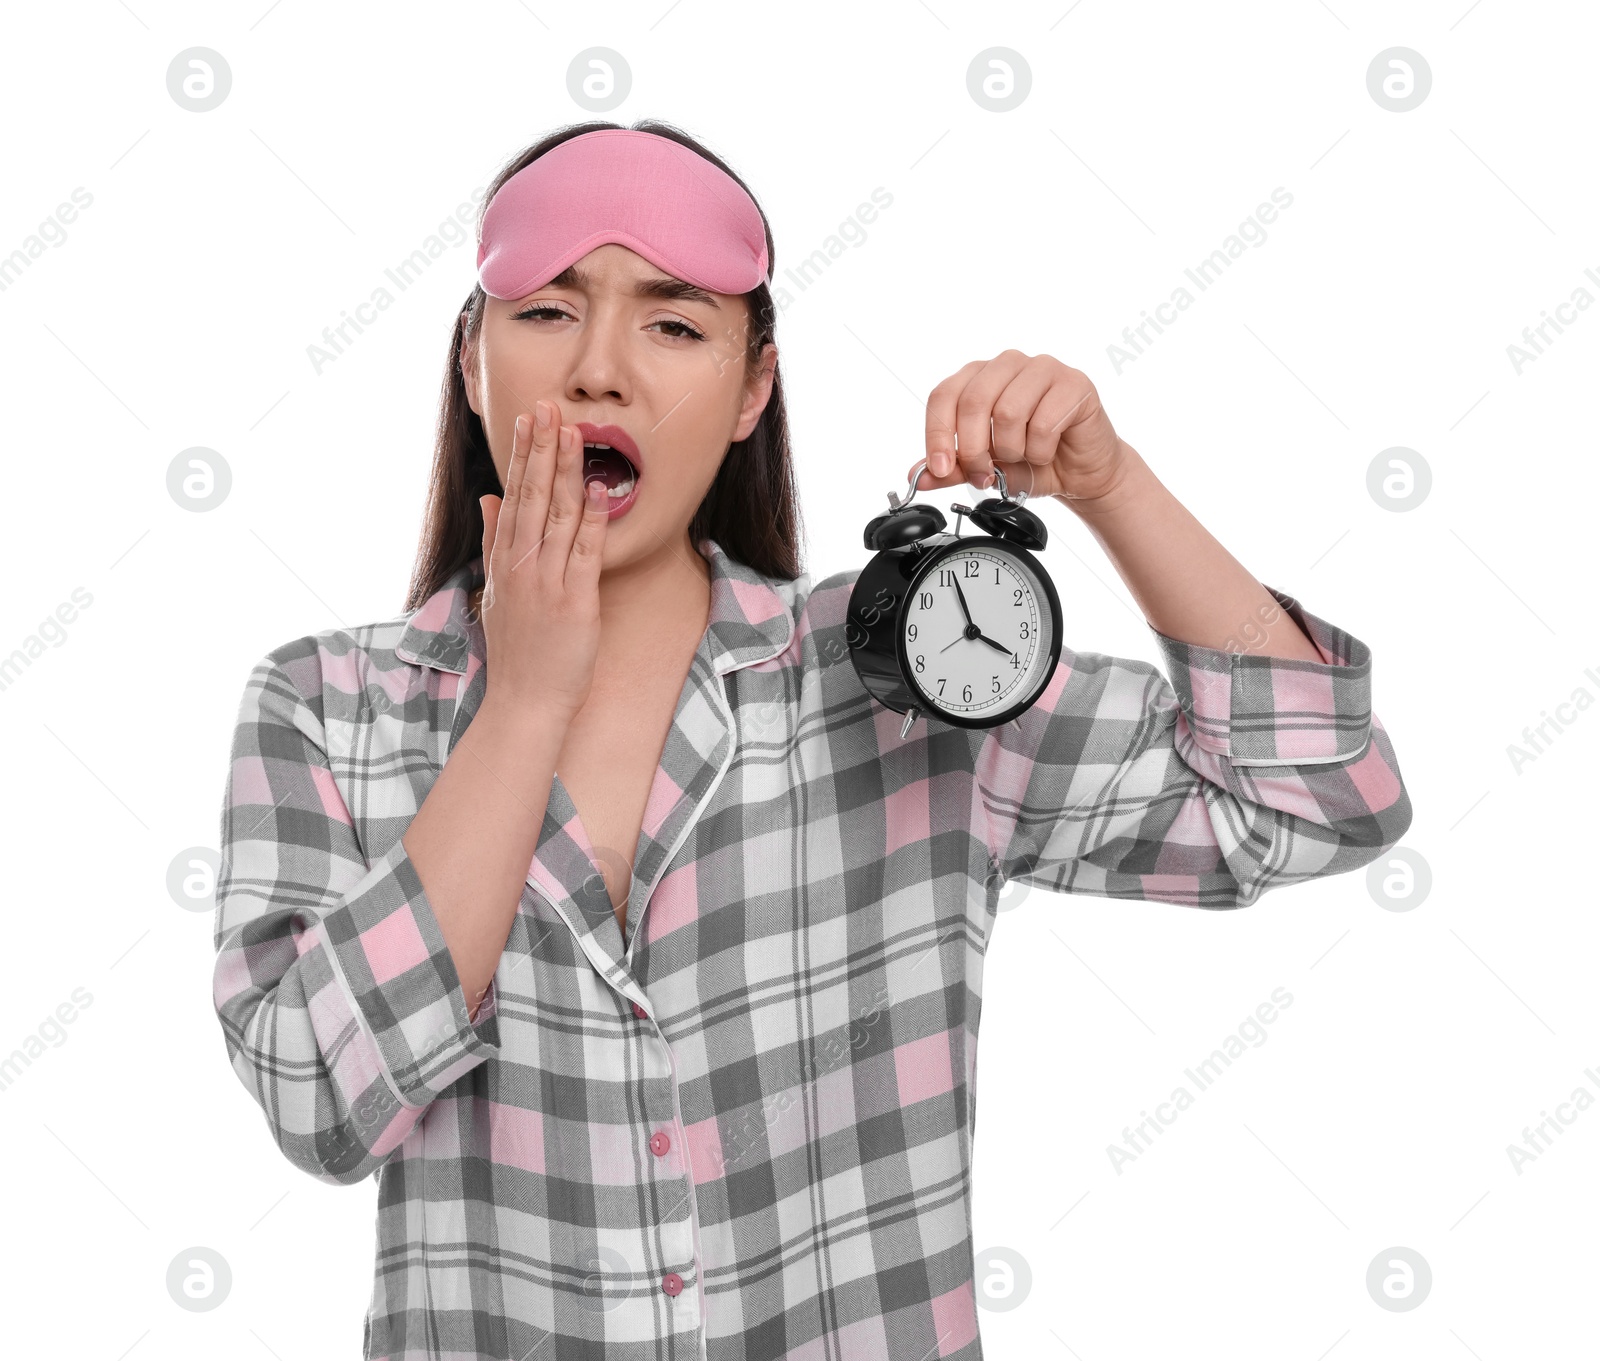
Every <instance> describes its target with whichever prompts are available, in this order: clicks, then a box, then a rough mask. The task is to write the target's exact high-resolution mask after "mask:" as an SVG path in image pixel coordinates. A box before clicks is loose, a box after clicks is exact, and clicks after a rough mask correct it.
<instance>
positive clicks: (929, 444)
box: [906, 359, 983, 486]
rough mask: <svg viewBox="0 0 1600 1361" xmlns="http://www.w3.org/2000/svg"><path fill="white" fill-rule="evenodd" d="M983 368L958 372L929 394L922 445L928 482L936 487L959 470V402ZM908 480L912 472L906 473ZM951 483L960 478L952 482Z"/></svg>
mask: <svg viewBox="0 0 1600 1361" xmlns="http://www.w3.org/2000/svg"><path fill="white" fill-rule="evenodd" d="M982 367H983V360H981V359H975V360H973V361H972V363H970V364H967V365H964V366H963V367H962V368H960V369H957V370H956V372H954V373H952V374H951V375H950V376H949V377H948V378H946V379H945V380H944V381H943V382H942V383H940V384H939V385H938V386H937V387H935V388H934V390H933V391H932V392H930V393H929V394H928V405H927V410H926V413H925V415H924V418H923V443H924V445H925V447H926V449H927V454H928V472H927V478H928V479H929V484H930V485H933V486H944V485H945V483H944V481H943V479H944V477H945V475H946V474H947V473H950V472H951V471H953V470H954V468H955V466H956V400H957V399H958V398H959V397H960V396H961V390H962V388H964V387H965V386H966V385H967V382H968V380H969V379H970V378H971V377H972V375H973V374H975V373H977V372H978V370H979V369H981V368H982ZM906 476H907V477H908V478H909V477H910V476H911V474H910V472H909V471H908V472H907V473H906ZM950 480H951V481H952V482H954V481H959V480H960V479H959V478H951V479H950Z"/></svg>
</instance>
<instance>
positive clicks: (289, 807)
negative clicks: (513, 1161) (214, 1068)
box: [212, 645, 499, 1184]
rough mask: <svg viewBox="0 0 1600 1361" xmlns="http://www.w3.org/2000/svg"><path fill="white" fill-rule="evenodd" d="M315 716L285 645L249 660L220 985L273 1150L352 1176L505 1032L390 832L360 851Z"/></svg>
mask: <svg viewBox="0 0 1600 1361" xmlns="http://www.w3.org/2000/svg"><path fill="white" fill-rule="evenodd" d="M292 646H293V645H291V647H292ZM281 651H282V650H281V649H280V652H281ZM296 655H297V656H299V655H302V654H298V653H297V654H296ZM320 714H321V703H320V696H317V697H314V698H311V699H308V698H307V697H306V696H304V695H302V694H301V693H300V692H299V691H298V690H297V689H296V688H295V686H294V684H293V683H292V682H291V680H290V679H289V675H288V674H287V672H286V671H285V669H284V667H283V666H282V665H281V664H280V659H279V657H278V654H271V655H269V656H268V657H267V658H264V659H263V660H262V661H260V662H258V663H256V665H255V667H254V669H253V670H252V672H251V675H250V678H249V681H248V683H247V685H246V687H245V693H244V698H243V700H242V701H241V703H240V708H239V715H238V722H237V726H236V728H235V730H234V736H233V744H232V754H231V762H230V766H229V772H228V778H227V787H226V791H225V795H224V799H223V808H222V819H221V827H222V837H221V859H220V865H219V869H218V875H217V892H216V923H215V933H214V939H215V946H216V951H217V957H216V964H215V970H214V974H213V987H212V991H213V1001H214V1003H215V1006H216V1012H217V1016H218V1019H219V1020H220V1021H221V1023H222V1032H223V1037H224V1039H225V1041H226V1044H227V1050H228V1056H229V1060H230V1062H231V1064H232V1066H233V1069H234V1071H235V1072H236V1073H237V1074H238V1076H239V1078H240V1080H241V1081H242V1082H243V1083H244V1085H245V1088H246V1089H247V1090H248V1091H249V1092H250V1094H251V1096H252V1097H253V1098H254V1099H255V1101H256V1102H257V1104H258V1105H259V1106H260V1107H261V1109H262V1111H263V1112H264V1114H265V1116H266V1119H267V1124H268V1127H269V1128H270V1130H271V1131H272V1134H273V1137H274V1138H275V1139H276V1141H277V1143H278V1146H279V1148H280V1149H281V1150H282V1152H283V1154H284V1155H285V1156H286V1157H287V1158H288V1159H289V1161H290V1162H292V1163H293V1164H294V1165H295V1166H297V1167H299V1168H301V1169H302V1170H304V1171H306V1172H308V1173H310V1174H311V1175H312V1176H314V1177H316V1178H317V1179H318V1180H319V1181H325V1182H330V1183H336V1184H350V1183H354V1182H356V1181H359V1180H361V1179H363V1178H365V1177H367V1176H369V1175H371V1174H372V1173H373V1172H374V1171H376V1170H377V1168H378V1167H379V1166H381V1165H382V1163H383V1162H384V1161H385V1160H386V1159H387V1158H388V1157H389V1156H390V1155H391V1154H392V1153H393V1152H394V1150H395V1149H396V1148H397V1147H398V1146H399V1145H400V1143H401V1142H402V1141H403V1140H404V1138H405V1137H406V1135H407V1134H408V1133H409V1132H410V1131H411V1129H412V1128H413V1127H414V1126H415V1124H416V1122H417V1120H418V1119H419V1118H420V1116H421V1114H422V1112H423V1111H424V1110H425V1109H426V1108H427V1106H428V1105H429V1104H430V1103H431V1102H432V1101H433V1100H434V1099H435V1098H436V1097H437V1096H438V1095H439V1094H440V1093H441V1092H443V1091H444V1090H445V1088H447V1087H449V1086H450V1084H451V1083H453V1082H454V1081H456V1079H457V1078H459V1077H460V1076H461V1075H462V1074H463V1073H465V1072H467V1071H469V1070H470V1069H472V1068H473V1067H475V1066H476V1065H477V1064H480V1063H482V1062H484V1061H485V1060H486V1059H487V1058H489V1057H490V1056H491V1055H492V1054H493V1053H495V1052H496V1050H497V1048H498V1045H499V1028H498V1020H497V1016H496V1012H495V1001H496V998H495V990H494V988H493V986H492V985H491V987H490V989H489V991H488V993H487V995H486V996H485V997H484V999H483V1001H482V1003H481V1005H480V1006H479V1007H478V1010H477V1016H476V1019H475V1020H474V1019H472V1018H471V1017H469V1014H468V1002H467V998H466V996H465V994H464V992H463V990H462V986H461V982H460V979H459V977H458V975H457V973H456V969H455V963H454V960H453V959H452V957H451V954H450V950H449V947H448V945H447V944H446V942H445V939H444V936H443V933H442V932H441V930H440V928H439V923H438V920H437V918H436V917H435V915H434V912H433V908H432V906H431V905H430V903H429V901H428V897H427V894H426V893H425V892H424V890H423V887H422V882H421V880H420V878H419V877H418V875H417V870H416V866H415V865H414V864H413V863H412V862H411V859H410V857H409V856H408V855H407V853H406V850H405V846H404V843H403V842H402V841H401V840H400V838H399V836H398V835H397V836H396V837H395V840H394V843H393V844H392V845H391V846H390V847H388V849H387V850H385V851H383V852H382V853H381V854H377V855H375V856H374V857H373V858H372V859H371V860H370V861H369V860H368V858H367V856H366V855H365V854H364V853H363V850H362V847H361V846H360V845H359V843H358V841H357V838H356V834H355V829H354V825H353V822H352V819H351V815H350V810H349V808H348V807H347V806H346V802H345V799H344V797H343V795H342V794H341V793H340V789H339V786H338V784H337V783H336V781H335V779H334V775H333V772H332V770H331V768H330V764H329V760H328V746H327V741H326V736H325V734H324V731H323V725H322V721H321V717H320Z"/></svg>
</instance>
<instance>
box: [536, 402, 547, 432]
mask: <svg viewBox="0 0 1600 1361" xmlns="http://www.w3.org/2000/svg"><path fill="white" fill-rule="evenodd" d="M533 419H534V420H536V421H537V422H538V423H539V429H541V430H548V429H549V428H550V406H549V403H547V402H535V403H534V404H533Z"/></svg>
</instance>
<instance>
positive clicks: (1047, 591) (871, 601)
mask: <svg viewBox="0 0 1600 1361" xmlns="http://www.w3.org/2000/svg"><path fill="white" fill-rule="evenodd" d="M927 466H928V464H927V461H926V460H924V461H923V462H921V463H919V464H917V466H916V468H915V469H914V470H913V471H912V474H911V482H910V485H909V486H908V487H907V488H906V499H905V500H904V501H901V500H900V499H899V498H897V497H896V496H895V494H894V493H893V492H890V493H889V506H890V509H889V510H888V511H887V512H885V513H884V514H881V515H875V516H874V517H873V518H872V519H871V520H869V521H868V522H867V527H866V529H865V530H864V531H863V533H862V536H861V539H862V544H863V546H865V547H867V548H871V549H874V550H876V552H875V556H874V557H873V558H872V559H871V560H870V561H869V562H868V563H867V565H866V566H865V567H863V568H862V569H861V573H860V575H859V576H858V577H857V578H856V582H855V586H854V587H853V588H852V590H851V592H850V604H849V608H848V610H847V611H846V619H845V639H846V641H847V642H848V643H849V645H850V659H851V661H852V662H854V663H855V668H856V674H857V675H858V676H860V677H861V683H862V685H864V686H865V687H866V689H867V692H868V693H869V694H870V695H872V697H873V698H874V699H876V700H877V701H878V702H879V703H880V704H882V705H884V706H885V707H886V708H889V709H892V710H894V711H895V712H896V713H899V714H904V715H905V716H906V721H905V723H904V724H903V725H902V726H901V729H900V736H901V737H904V736H905V735H906V734H907V733H908V732H910V731H911V725H912V724H913V723H915V722H916V720H917V716H918V715H919V714H927V715H934V716H937V717H939V718H941V719H943V720H944V721H945V722H946V723H950V724H953V725H954V726H956V727H959V728H994V727H998V726H999V725H1000V724H1002V723H1006V722H1009V721H1010V720H1011V719H1013V718H1015V717H1016V716H1017V715H1018V714H1020V713H1022V712H1024V711H1025V710H1026V709H1028V708H1029V707H1030V706H1031V705H1032V704H1033V703H1034V701H1036V700H1037V699H1038V698H1039V696H1040V694H1042V693H1043V691H1044V688H1045V686H1046V685H1048V684H1049V683H1050V677H1051V676H1052V675H1053V674H1054V673H1055V669H1056V663H1057V661H1058V660H1059V659H1060V657H1061V602H1060V600H1059V598H1058V597H1057V595H1056V588H1055V584H1054V583H1053V582H1052V581H1051V580H1050V576H1049V573H1047V572H1046V571H1045V569H1044V566H1043V565H1042V564H1041V563H1040V562H1039V560H1038V559H1037V558H1036V557H1034V556H1033V553H1032V552H1030V551H1029V550H1030V549H1035V550H1043V548H1044V546H1045V539H1046V537H1047V536H1046V531H1045V527H1044V524H1043V522H1042V521H1041V520H1040V519H1039V517H1038V516H1037V515H1035V514H1034V513H1033V512H1032V511H1031V510H1027V509H1025V508H1024V506H1023V505H1022V500H1023V499H1025V497H1023V498H1018V499H1016V500H1013V499H1011V498H1010V497H1009V496H1008V495H1007V494H1006V480H1005V474H1004V473H1002V472H1001V471H1000V469H999V468H998V467H997V468H996V469H995V478H996V481H997V484H998V486H999V490H1000V495H999V496H997V497H991V498H990V499H989V500H986V501H982V502H980V503H979V504H978V505H977V506H976V507H968V506H965V505H959V504H957V505H953V506H952V507H951V509H952V510H954V511H955V512H956V514H957V515H958V516H968V517H970V518H971V520H972V522H973V524H975V525H977V526H978V528H979V529H982V530H983V531H984V533H982V534H969V535H966V536H965V537H963V536H962V535H961V534H960V533H959V532H958V533H955V534H948V533H945V532H944V529H945V518H944V516H943V514H941V513H940V511H939V510H938V508H937V507H935V506H930V505H925V504H922V503H920V502H917V503H913V502H912V501H911V497H912V495H913V494H914V493H915V491H916V487H917V480H918V479H919V478H920V477H921V476H922V472H923V469H924V468H926V467H927Z"/></svg>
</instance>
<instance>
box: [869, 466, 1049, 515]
mask: <svg viewBox="0 0 1600 1361" xmlns="http://www.w3.org/2000/svg"><path fill="white" fill-rule="evenodd" d="M990 466H991V467H992V468H993V469H994V477H995V485H996V486H997V487H999V489H1000V499H1001V500H1002V501H1009V500H1011V499H1012V497H1011V494H1010V493H1009V492H1008V491H1007V490H1006V475H1005V473H1003V472H1002V471H1001V470H1000V465H999V464H998V463H995V464H991V465H990ZM927 467H928V460H927V459H922V460H921V461H920V462H919V463H918V464H917V466H916V467H915V468H913V469H912V470H911V480H910V481H909V482H907V483H906V494H905V496H904V497H903V498H901V497H896V496H895V494H894V493H893V492H890V493H889V505H890V506H891V507H892V508H893V509H895V510H899V509H900V507H901V506H904V505H908V504H910V501H911V498H912V497H913V496H915V495H916V492H917V482H918V481H919V480H920V479H921V477H922V474H923V472H924V471H925V470H926V469H927ZM1027 499H1028V493H1027V492H1025V491H1019V492H1018V493H1017V496H1016V504H1017V505H1019V506H1020V505H1021V504H1022V503H1023V502H1024V501H1026V500H1027Z"/></svg>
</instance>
